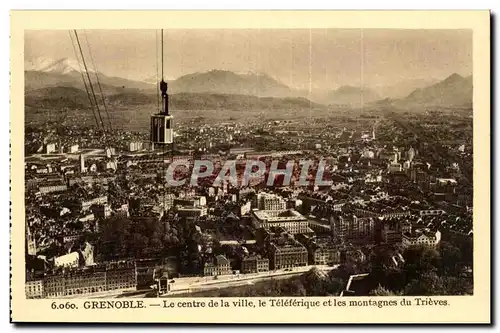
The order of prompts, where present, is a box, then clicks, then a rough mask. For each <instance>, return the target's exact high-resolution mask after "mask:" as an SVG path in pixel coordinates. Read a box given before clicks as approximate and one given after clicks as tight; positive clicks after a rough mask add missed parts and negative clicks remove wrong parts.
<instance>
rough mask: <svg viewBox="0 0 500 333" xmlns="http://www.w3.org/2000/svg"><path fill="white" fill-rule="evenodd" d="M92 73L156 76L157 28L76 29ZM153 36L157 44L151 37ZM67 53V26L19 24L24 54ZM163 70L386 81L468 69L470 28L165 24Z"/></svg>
mask: <svg viewBox="0 0 500 333" xmlns="http://www.w3.org/2000/svg"><path fill="white" fill-rule="evenodd" d="M79 35H80V39H81V42H82V44H83V45H82V46H83V49H84V52H85V54H86V59H88V58H89V57H88V46H87V44H86V41H85V35H86V36H87V38H88V41H89V43H90V48H91V50H92V55H93V58H94V60H95V63H96V66H97V68H98V70H99V71H100V72H103V73H104V74H106V75H111V76H120V77H125V78H129V79H135V80H141V79H145V78H147V77H155V75H156V68H157V67H156V59H157V58H159V56H158V57H157V56H156V54H157V45H158V48H159V35H160V34H159V32H158V31H155V30H87V31H79ZM157 40H158V43H157ZM39 57H45V58H51V59H59V58H66V57H67V58H71V59H75V55H74V51H73V47H72V44H71V39H70V37H69V31H67V30H59V31H54V30H51V31H48V30H45V31H26V33H25V60H26V61H32V60H33V59H34V58H39ZM164 61H165V65H164V70H165V77H167V78H175V77H179V76H181V75H184V74H189V73H193V72H199V71H206V70H210V69H227V70H231V71H236V72H248V71H252V72H264V73H267V74H269V75H271V76H272V77H274V78H276V79H279V80H280V81H282V82H283V83H285V84H287V85H289V86H291V87H295V88H303V89H309V88H313V89H315V88H320V89H331V88H335V87H337V86H339V85H344V84H350V85H361V84H365V85H370V86H376V85H390V84H394V83H397V82H398V81H401V80H406V79H417V78H424V79H427V78H434V79H443V78H445V77H447V76H448V75H450V74H452V73H454V72H456V73H459V74H461V75H470V74H471V73H472V31H470V30H379V29H363V30H361V29H355V30H353V29H350V30H346V29H312V30H309V29H300V30H298V29H283V30H271V29H266V30H258V29H252V30H234V29H231V30H195V29H190V30H165V31H164Z"/></svg>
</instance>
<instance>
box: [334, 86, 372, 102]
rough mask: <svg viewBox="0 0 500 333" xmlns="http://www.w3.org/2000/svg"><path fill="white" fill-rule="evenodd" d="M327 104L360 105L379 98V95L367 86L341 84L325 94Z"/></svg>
mask: <svg viewBox="0 0 500 333" xmlns="http://www.w3.org/2000/svg"><path fill="white" fill-rule="evenodd" d="M326 98H327V101H328V104H335V105H348V106H353V107H358V106H361V105H363V104H365V103H370V102H373V101H376V100H379V99H381V98H380V96H379V95H378V94H377V93H376V92H375V91H374V90H372V89H370V88H368V87H356V86H347V85H345V86H341V87H339V88H338V89H336V90H333V91H330V92H329V93H328V95H327V97H326Z"/></svg>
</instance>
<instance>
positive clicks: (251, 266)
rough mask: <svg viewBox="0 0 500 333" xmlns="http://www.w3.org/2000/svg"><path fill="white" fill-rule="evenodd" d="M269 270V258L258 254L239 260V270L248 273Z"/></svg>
mask: <svg viewBox="0 0 500 333" xmlns="http://www.w3.org/2000/svg"><path fill="white" fill-rule="evenodd" d="M267 271H269V259H268V258H262V257H260V256H251V257H247V258H245V259H243V261H242V262H241V272H242V273H244V274H248V273H261V272H267Z"/></svg>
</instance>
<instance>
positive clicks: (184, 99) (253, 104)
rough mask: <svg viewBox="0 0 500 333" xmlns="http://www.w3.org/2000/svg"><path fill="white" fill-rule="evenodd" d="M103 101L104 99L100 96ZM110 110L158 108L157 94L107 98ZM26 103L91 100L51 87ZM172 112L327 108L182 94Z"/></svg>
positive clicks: (300, 101)
mask: <svg viewBox="0 0 500 333" xmlns="http://www.w3.org/2000/svg"><path fill="white" fill-rule="evenodd" d="M98 100H99V102H100V97H98ZM105 100H106V102H107V104H108V105H109V106H110V107H132V106H141V105H149V106H151V108H152V109H154V108H156V106H157V101H158V100H157V95H156V94H155V93H144V92H138V91H127V92H120V93H114V94H109V95H105ZM25 103H26V105H27V106H30V107H33V108H37V107H40V108H53V109H62V108H70V109H71V108H76V109H88V108H89V100H88V97H87V93H86V92H85V91H84V90H81V89H78V88H74V87H48V88H42V89H36V90H31V91H28V92H27V93H26V96H25ZM170 108H171V109H172V110H217V109H222V110H224V109H227V110H241V111H250V110H266V109H291V110H294V109H295V110H297V109H309V108H324V106H323V105H320V104H316V103H312V102H310V101H309V100H307V99H305V98H276V97H256V96H248V95H229V94H210V93H178V94H172V95H170Z"/></svg>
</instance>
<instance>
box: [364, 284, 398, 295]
mask: <svg viewBox="0 0 500 333" xmlns="http://www.w3.org/2000/svg"><path fill="white" fill-rule="evenodd" d="M369 295H370V296H395V295H396V294H395V293H394V292H392V291H390V290H389V289H386V288H384V287H382V286H381V285H380V284H379V285H378V287H377V288H375V289H373V290H372V291H370V293H369Z"/></svg>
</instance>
